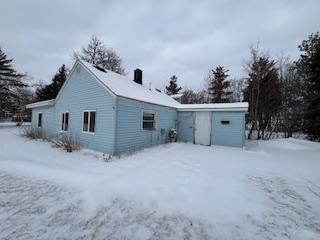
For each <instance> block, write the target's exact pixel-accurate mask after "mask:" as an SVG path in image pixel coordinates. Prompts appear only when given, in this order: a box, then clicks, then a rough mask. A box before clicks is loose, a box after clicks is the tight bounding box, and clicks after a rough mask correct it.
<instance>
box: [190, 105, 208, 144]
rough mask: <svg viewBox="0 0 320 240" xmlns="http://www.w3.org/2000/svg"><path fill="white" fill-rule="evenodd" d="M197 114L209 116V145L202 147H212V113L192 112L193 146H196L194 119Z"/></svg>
mask: <svg viewBox="0 0 320 240" xmlns="http://www.w3.org/2000/svg"><path fill="white" fill-rule="evenodd" d="M198 112H206V113H209V114H210V117H209V122H210V125H209V145H204V146H211V145H212V142H213V141H212V127H213V126H212V118H213V112H212V111H195V112H193V144H197V143H196V117H197V113H198Z"/></svg>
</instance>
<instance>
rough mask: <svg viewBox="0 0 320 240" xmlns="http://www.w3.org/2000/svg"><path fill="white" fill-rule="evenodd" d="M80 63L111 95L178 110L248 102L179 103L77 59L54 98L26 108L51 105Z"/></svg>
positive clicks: (241, 107) (238, 107) (229, 107)
mask: <svg viewBox="0 0 320 240" xmlns="http://www.w3.org/2000/svg"><path fill="white" fill-rule="evenodd" d="M78 64H80V65H82V66H83V67H84V68H85V69H86V70H87V71H88V72H89V73H90V74H91V75H92V76H93V77H94V79H95V80H96V81H98V82H99V84H101V85H102V86H103V87H104V88H105V89H106V91H108V92H109V93H111V94H112V95H113V96H119V97H124V98H128V99H133V100H137V101H142V102H146V103H152V104H157V105H161V106H167V107H172V108H176V109H178V110H179V111H247V110H248V103H246V102H242V103H213V104H181V103H179V102H178V101H176V100H175V99H173V98H172V97H171V96H168V95H167V94H165V93H163V92H159V91H157V90H156V89H149V88H148V87H146V86H145V85H141V84H138V83H136V82H134V81H133V80H130V79H129V78H127V77H126V76H123V75H120V74H118V73H115V72H112V71H110V70H106V71H105V72H104V71H101V70H98V69H97V68H95V67H94V66H92V65H91V64H90V63H87V62H84V61H81V60H80V59H77V60H76V62H75V64H74V65H73V67H72V69H71V71H70V74H69V76H68V78H67V80H66V81H65V83H64V84H63V86H62V88H61V89H60V91H59V93H58V95H57V97H56V98H55V99H51V100H47V101H42V102H36V103H31V104H28V105H26V107H27V108H35V107H42V106H52V105H54V104H55V102H56V101H57V100H58V98H59V96H60V95H61V93H62V91H63V89H64V87H65V85H66V84H67V82H68V80H69V79H70V78H71V75H72V74H73V72H74V71H75V68H76V66H77V65H78Z"/></svg>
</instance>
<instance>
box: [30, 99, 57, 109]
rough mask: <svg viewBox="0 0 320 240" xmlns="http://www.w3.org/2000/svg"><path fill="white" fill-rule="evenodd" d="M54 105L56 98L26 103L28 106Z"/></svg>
mask: <svg viewBox="0 0 320 240" xmlns="http://www.w3.org/2000/svg"><path fill="white" fill-rule="evenodd" d="M52 105H54V99H50V100H46V101H41V102H35V103H30V104H27V105H26V108H36V107H46V106H52Z"/></svg>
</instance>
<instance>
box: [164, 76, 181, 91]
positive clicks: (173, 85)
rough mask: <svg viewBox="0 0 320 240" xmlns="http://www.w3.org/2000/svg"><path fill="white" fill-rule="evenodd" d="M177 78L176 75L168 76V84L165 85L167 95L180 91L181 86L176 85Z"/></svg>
mask: <svg viewBox="0 0 320 240" xmlns="http://www.w3.org/2000/svg"><path fill="white" fill-rule="evenodd" d="M177 80H178V78H177V77H176V75H173V76H172V77H171V78H170V82H169V86H166V93H167V94H168V95H176V94H178V93H179V92H180V91H181V89H182V87H178V84H177Z"/></svg>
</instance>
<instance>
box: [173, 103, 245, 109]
mask: <svg viewBox="0 0 320 240" xmlns="http://www.w3.org/2000/svg"><path fill="white" fill-rule="evenodd" d="M248 107H249V104H248V103H247V102H237V103H210V104H180V105H179V107H178V110H179V111H247V110H248Z"/></svg>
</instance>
